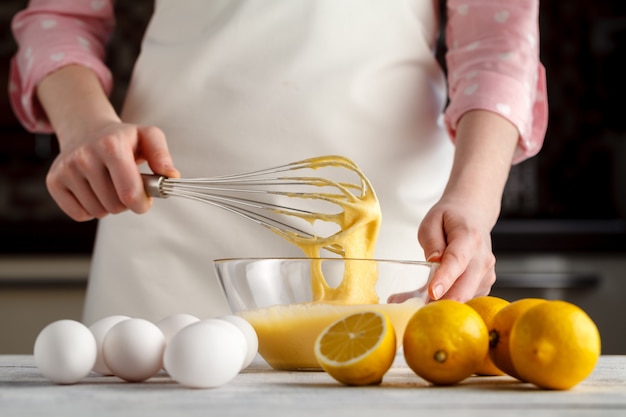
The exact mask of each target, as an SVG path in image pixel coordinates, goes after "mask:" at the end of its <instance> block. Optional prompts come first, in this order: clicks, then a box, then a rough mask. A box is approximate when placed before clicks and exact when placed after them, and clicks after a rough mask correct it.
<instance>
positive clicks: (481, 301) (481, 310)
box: [465, 295, 509, 376]
mask: <svg viewBox="0 0 626 417" xmlns="http://www.w3.org/2000/svg"><path fill="white" fill-rule="evenodd" d="M465 304H467V305H469V306H470V307H472V308H473V309H474V310H476V312H477V313H478V314H480V317H482V318H483V321H484V322H485V324H486V325H487V329H490V328H491V326H492V325H493V319H494V317H495V316H496V314H497V313H498V312H499V311H500V310H501V309H502V308H504V307H505V306H507V305H508V304H509V302H508V301H507V300H505V299H504V298H500V297H495V296H492V295H484V296H480V297H475V298H472V299H471V300H468V301H467V302H466V303H465ZM476 373H477V374H478V375H490V376H494V375H504V372H503V371H502V370H500V369H499V368H498V367H497V366H496V365H494V363H493V361H492V360H491V357H490V356H489V352H488V351H487V352H486V354H485V360H484V361H483V363H482V365H480V366H479V367H478V370H477V371H476Z"/></svg>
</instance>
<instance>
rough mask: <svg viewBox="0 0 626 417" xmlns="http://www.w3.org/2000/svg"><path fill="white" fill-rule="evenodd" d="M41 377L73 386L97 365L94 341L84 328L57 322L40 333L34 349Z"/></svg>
mask: <svg viewBox="0 0 626 417" xmlns="http://www.w3.org/2000/svg"><path fill="white" fill-rule="evenodd" d="M33 355H34V357H35V363H36V364H37V367H38V368H39V370H40V371H41V373H42V374H43V375H44V376H45V377H47V378H49V379H50V380H52V381H53V382H56V383H57V384H75V383H76V382H78V381H80V380H81V379H83V378H84V377H85V376H87V374H89V371H91V369H92V368H93V365H94V363H95V362H96V355H97V347H96V339H95V338H94V337H93V334H91V332H90V331H89V328H87V326H85V325H84V324H82V323H80V322H78V321H75V320H58V321H55V322H52V323H50V324H48V325H47V326H46V327H44V328H43V330H41V332H40V333H39V335H38V336H37V339H36V340H35V346H34V349H33Z"/></svg>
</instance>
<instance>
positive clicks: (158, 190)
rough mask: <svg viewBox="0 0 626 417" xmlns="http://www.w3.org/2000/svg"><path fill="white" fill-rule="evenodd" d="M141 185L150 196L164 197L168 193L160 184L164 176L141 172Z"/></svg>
mask: <svg viewBox="0 0 626 417" xmlns="http://www.w3.org/2000/svg"><path fill="white" fill-rule="evenodd" d="M141 178H142V179H143V187H144V189H145V190H146V193H147V194H148V195H149V196H150V197H158V198H166V197H168V195H167V194H166V193H165V192H164V191H163V188H162V184H163V180H165V179H166V177H164V176H162V175H155V174H141Z"/></svg>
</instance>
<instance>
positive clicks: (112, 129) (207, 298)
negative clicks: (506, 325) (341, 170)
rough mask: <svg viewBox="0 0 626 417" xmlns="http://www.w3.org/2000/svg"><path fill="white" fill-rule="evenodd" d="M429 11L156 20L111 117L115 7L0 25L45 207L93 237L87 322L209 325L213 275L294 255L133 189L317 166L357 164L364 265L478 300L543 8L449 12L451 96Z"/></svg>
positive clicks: (534, 120) (220, 305)
mask: <svg viewBox="0 0 626 417" xmlns="http://www.w3.org/2000/svg"><path fill="white" fill-rule="evenodd" d="M437 11H438V5H437V2H436V1H432V2H431V1H423V0H396V1H389V2H381V1H377V0H370V1H363V0H343V1H335V0H316V1H292V0H272V1H264V2H259V1H256V2H255V1H252V0H239V1H236V0H215V1H211V2H206V1H204V0H184V1H173V0H170V1H166V0H162V1H158V2H156V5H155V11H154V15H153V16H152V19H151V21H150V24H149V26H148V28H147V31H146V34H145V37H144V40H143V44H142V50H141V54H140V56H139V58H138V61H137V63H136V66H135V69H134V73H133V77H132V80H131V84H130V87H129V91H128V96H127V100H126V102H125V105H124V109H123V111H122V114H121V117H120V116H118V115H117V114H116V112H115V110H114V109H113V107H112V106H111V104H110V103H109V101H108V99H107V93H108V92H109V91H110V88H111V83H112V80H111V76H110V73H109V71H108V70H107V68H106V67H105V66H104V64H103V56H104V45H105V42H106V39H107V37H108V36H109V34H110V31H111V29H112V26H113V21H114V19H113V2H112V1H104V0H98V1H88V0H84V1H80V2H77V1H71V2H70V1H61V0H58V1H39V0H32V1H31V2H30V4H29V7H28V8H27V9H26V10H24V11H22V12H21V13H19V14H18V15H16V17H15V19H14V22H13V29H14V33H15V37H16V40H17V42H18V44H19V50H18V52H17V54H16V56H15V58H14V61H13V66H12V82H11V87H10V90H11V98H12V102H13V105H14V109H15V112H16V114H17V115H18V116H19V117H20V120H22V122H23V123H24V125H25V126H26V127H27V128H28V129H30V130H32V131H41V132H52V131H54V132H55V133H56V135H57V137H58V140H59V143H60V148H61V152H60V154H59V156H58V157H57V159H56V160H55V162H54V164H53V165H52V167H51V168H50V172H49V174H48V177H47V185H48V188H49V190H50V193H51V195H52V196H53V198H54V199H55V200H56V202H57V203H58V205H59V206H60V207H61V208H62V209H63V210H64V211H65V212H66V213H67V214H68V215H69V216H70V217H72V218H73V219H75V220H77V221H85V220H90V219H93V218H98V219H100V222H99V229H98V234H97V240H96V245H95V249H94V255H93V262H92V271H91V275H90V279H89V289H88V294H87V301H86V308H85V317H84V318H85V321H86V322H87V323H90V322H93V321H94V320H96V319H98V318H100V317H103V316H106V315H109V314H127V315H131V316H138V317H145V318H148V319H153V320H158V319H160V318H162V317H164V316H166V315H168V314H171V313H175V312H181V311H185V312H188V313H191V314H195V315H197V316H200V317H208V316H214V315H218V314H222V313H224V312H226V311H228V309H227V305H226V303H225V301H224V299H223V297H222V295H221V292H220V289H219V286H218V284H217V282H216V280H215V278H213V276H212V270H211V269H212V266H211V261H212V260H213V259H216V258H220V257H245V256H278V257H283V256H298V255H301V254H300V252H299V251H298V250H297V249H296V248H295V247H292V245H290V244H289V243H288V242H285V241H283V240H282V239H280V238H278V237H276V236H274V235H273V234H271V233H270V232H268V231H266V230H264V229H262V228H259V227H258V226H257V225H254V224H251V223H250V224H249V222H246V221H243V220H241V219H239V218H238V217H237V216H234V215H232V214H230V213H227V212H221V211H220V210H219V209H213V208H211V207H208V206H205V205H202V204H198V203H194V202H187V201H174V200H175V199H170V200H168V201H155V202H153V201H151V200H150V199H149V198H148V197H147V196H146V195H145V192H144V190H143V186H142V181H141V178H140V174H139V173H140V171H150V170H151V171H153V172H155V173H158V174H161V175H165V176H178V175H180V174H179V170H180V172H181V173H182V174H183V176H185V177H198V176H211V175H219V174H228V173H236V172H240V171H248V170H251V169H257V168H265V167H270V166H274V165H279V164H282V163H285V162H289V161H296V160H300V159H304V158H308V157H312V156H317V155H325V154H339V155H343V156H346V157H348V158H350V159H352V160H354V161H355V162H356V163H357V164H358V165H359V166H360V167H361V169H362V170H363V172H364V173H365V174H366V175H367V177H368V178H369V179H370V180H371V181H372V183H373V185H374V188H375V189H376V192H377V195H378V197H379V200H380V204H381V208H382V212H383V224H382V228H381V231H380V237H379V241H378V243H377V252H376V257H378V258H391V259H427V260H431V261H441V263H442V264H441V267H440V268H439V270H438V272H437V275H436V276H435V277H434V278H433V281H432V285H431V288H430V293H431V297H432V298H434V299H439V298H452V299H458V300H466V299H469V298H471V297H473V296H475V295H481V294H487V293H488V292H489V290H490V288H491V285H492V284H493V282H494V280H495V270H494V265H495V257H494V255H493V253H492V250H491V240H490V231H491V229H492V228H493V226H494V224H495V222H496V220H497V217H498V214H499V211H500V200H501V197H502V192H503V188H504V184H505V182H506V178H507V176H508V173H509V169H510V166H511V164H512V163H516V162H519V161H521V160H523V159H525V158H528V157H531V156H532V155H534V154H535V153H536V152H538V151H539V149H540V147H541V144H542V141H543V137H544V134H545V128H546V124H547V103H546V98H545V91H546V90H545V77H544V71H543V67H542V66H541V64H540V62H539V59H538V40H539V34H538V28H537V20H538V19H537V14H538V2H537V1H528V0H525V1H522V0H518V1H509V2H506V3H503V2H500V1H493V0H469V1H468V0H466V1H452V0H451V1H449V2H448V4H447V28H446V34H447V36H446V39H447V43H448V48H449V52H448V55H447V64H448V74H449V76H448V80H447V88H448V95H446V79H445V77H444V73H443V71H442V70H441V68H440V67H439V65H438V64H437V61H436V59H435V56H434V49H435V44H436V41H437V34H438V33H439V28H438V25H439V21H440V19H439V18H438V13H437ZM447 100H449V105H448V106H447V107H446V102H447ZM444 108H445V113H444ZM453 144H454V146H453ZM144 163H145V165H146V166H140V167H139V168H138V164H144ZM175 167H177V168H178V169H177V168H175ZM138 213H142V214H141V215H140V216H138V215H137V214H138ZM109 214H114V215H109ZM418 225H419V232H418V238H416V236H415V235H416V233H415V231H416V228H417V227H418ZM418 239H419V240H418ZM418 242H419V243H418Z"/></svg>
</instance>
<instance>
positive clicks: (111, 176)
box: [46, 123, 178, 221]
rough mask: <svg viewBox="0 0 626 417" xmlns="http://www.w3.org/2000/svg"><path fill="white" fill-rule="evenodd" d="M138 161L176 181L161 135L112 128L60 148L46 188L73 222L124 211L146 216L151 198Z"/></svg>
mask: <svg viewBox="0 0 626 417" xmlns="http://www.w3.org/2000/svg"><path fill="white" fill-rule="evenodd" d="M140 160H146V161H148V163H149V165H150V166H151V167H152V169H154V170H155V172H159V173H160V174H162V175H167V176H178V171H177V170H176V169H175V168H174V167H173V163H172V158H171V156H170V153H169V151H168V149H167V144H166V141H165V135H164V134H163V132H161V131H160V130H159V129H157V128H153V127H137V126H134V125H124V124H121V123H116V124H114V125H112V126H108V127H107V129H104V130H103V131H101V132H99V133H97V134H96V135H94V137H92V138H87V139H85V140H83V141H82V142H80V143H78V144H76V145H74V146H73V148H71V149H63V150H62V152H61V154H60V155H59V156H58V157H57V159H56V160H55V161H54V163H53V164H52V166H51V168H50V171H49V172H48V175H47V177H46V184H47V186H48V190H49V191H50V194H51V195H52V197H53V199H54V200H55V202H56V203H57V204H58V205H59V207H60V208H61V209H62V210H63V211H64V212H65V213H66V214H68V215H69V216H70V217H71V218H73V219H74V220H77V221H86V220H90V219H93V218H102V217H104V216H105V215H107V214H109V213H112V214H116V213H120V212H122V211H125V210H128V209H130V210H132V211H133V212H136V213H144V212H146V211H147V210H149V208H150V206H151V204H152V199H151V198H150V197H148V196H147V194H146V192H145V190H144V188H143V181H142V179H141V175H140V173H139V170H138V168H137V163H138V161H140Z"/></svg>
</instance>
